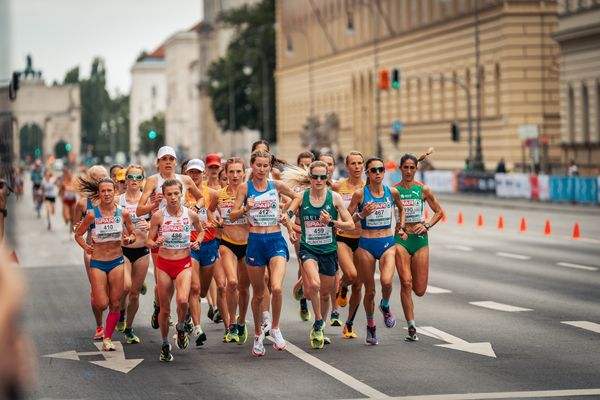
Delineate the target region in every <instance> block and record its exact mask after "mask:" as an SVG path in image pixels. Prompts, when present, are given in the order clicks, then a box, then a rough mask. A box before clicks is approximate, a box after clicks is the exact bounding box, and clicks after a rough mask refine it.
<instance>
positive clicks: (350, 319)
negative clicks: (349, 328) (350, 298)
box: [346, 304, 360, 323]
mask: <svg viewBox="0 0 600 400" xmlns="http://www.w3.org/2000/svg"><path fill="white" fill-rule="evenodd" d="M359 305H360V304H357V305H356V307H355V308H354V311H353V312H352V313H350V314H348V319H347V320H346V323H348V322H350V323H354V317H356V312H357V311H358V306H359Z"/></svg>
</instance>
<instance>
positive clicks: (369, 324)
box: [367, 314, 375, 328]
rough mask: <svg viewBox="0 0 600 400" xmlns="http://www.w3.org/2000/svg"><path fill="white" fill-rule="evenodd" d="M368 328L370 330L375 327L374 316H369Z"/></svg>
mask: <svg viewBox="0 0 600 400" xmlns="http://www.w3.org/2000/svg"><path fill="white" fill-rule="evenodd" d="M367 326H368V327H369V328H373V327H375V320H374V319H373V314H369V315H367Z"/></svg>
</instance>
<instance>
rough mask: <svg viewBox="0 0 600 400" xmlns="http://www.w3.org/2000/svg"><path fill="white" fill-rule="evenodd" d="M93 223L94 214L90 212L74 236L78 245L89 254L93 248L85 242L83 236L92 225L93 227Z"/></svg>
mask: <svg viewBox="0 0 600 400" xmlns="http://www.w3.org/2000/svg"><path fill="white" fill-rule="evenodd" d="M93 222H94V212H93V211H91V210H90V211H88V212H87V213H86V214H85V217H84V218H83V219H82V220H81V222H80V224H79V226H78V227H77V229H76V230H75V233H74V235H73V236H74V237H75V241H76V242H77V244H78V245H79V246H80V247H81V248H82V249H83V250H85V251H86V252H88V253H89V252H91V250H92V246H90V245H89V244H87V243H86V242H85V239H84V238H83V234H84V233H85V232H86V231H87V230H88V228H89V227H90V225H92V223H93Z"/></svg>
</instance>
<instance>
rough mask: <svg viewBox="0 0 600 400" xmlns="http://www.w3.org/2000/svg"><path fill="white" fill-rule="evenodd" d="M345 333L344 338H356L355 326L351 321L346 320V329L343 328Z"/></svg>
mask: <svg viewBox="0 0 600 400" xmlns="http://www.w3.org/2000/svg"><path fill="white" fill-rule="evenodd" d="M342 332H343V333H344V339H356V338H357V336H356V333H355V332H354V327H353V326H352V323H351V322H346V323H345V324H344V329H342Z"/></svg>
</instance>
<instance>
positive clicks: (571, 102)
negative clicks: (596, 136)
mask: <svg viewBox="0 0 600 400" xmlns="http://www.w3.org/2000/svg"><path fill="white" fill-rule="evenodd" d="M567 101H568V103H567V120H568V121H569V131H568V132H567V140H568V142H569V143H573V142H575V94H574V93H573V87H572V86H570V85H569V94H568V100H567Z"/></svg>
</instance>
